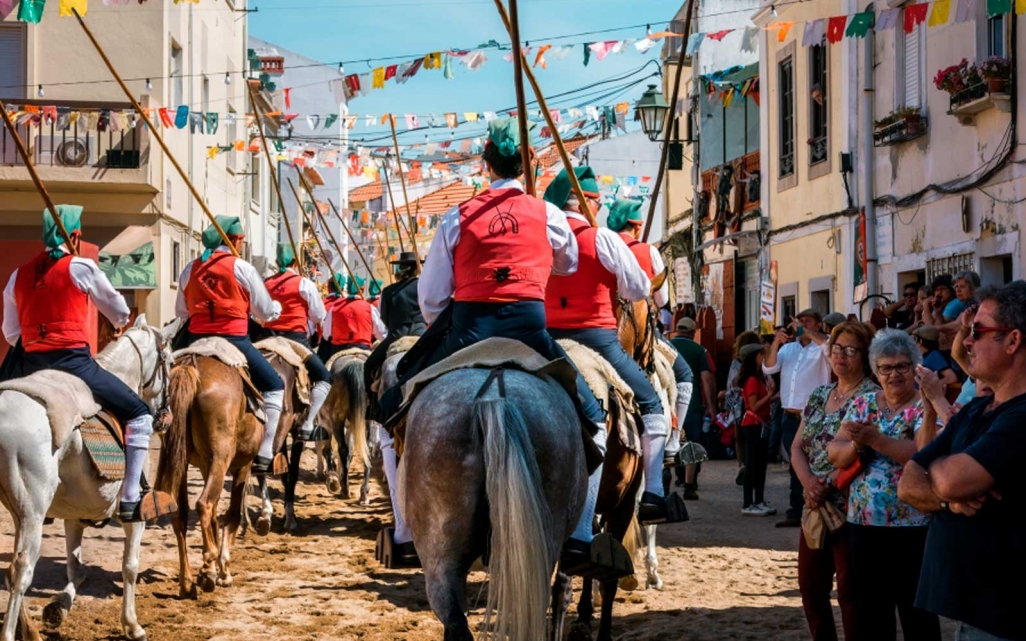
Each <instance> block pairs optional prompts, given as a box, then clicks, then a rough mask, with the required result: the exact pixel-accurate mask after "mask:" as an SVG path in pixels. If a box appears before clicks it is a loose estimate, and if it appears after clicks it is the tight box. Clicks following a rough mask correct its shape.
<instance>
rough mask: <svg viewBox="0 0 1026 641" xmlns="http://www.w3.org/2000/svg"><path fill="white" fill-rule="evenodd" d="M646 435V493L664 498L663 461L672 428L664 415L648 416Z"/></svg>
mask: <svg viewBox="0 0 1026 641" xmlns="http://www.w3.org/2000/svg"><path fill="white" fill-rule="evenodd" d="M642 420H644V422H645V433H644V434H642V435H641V450H642V453H643V455H644V456H643V459H644V464H645V491H646V492H651V493H652V494H655V495H656V496H664V494H665V492H664V491H663V459H664V457H665V456H666V436H667V434H668V433H669V431H670V429H669V428H670V426H669V424H668V423H667V421H666V416H664V415H662V414H646V415H645V416H643V417H642Z"/></svg>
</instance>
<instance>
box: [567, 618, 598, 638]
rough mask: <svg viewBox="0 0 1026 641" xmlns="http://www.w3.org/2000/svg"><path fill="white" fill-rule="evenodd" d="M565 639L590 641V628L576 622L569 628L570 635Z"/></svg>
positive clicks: (585, 624)
mask: <svg viewBox="0 0 1026 641" xmlns="http://www.w3.org/2000/svg"><path fill="white" fill-rule="evenodd" d="M566 638H567V641H592V640H591V626H590V625H588V624H587V623H581V622H580V621H576V622H574V624H573V625H571V626H570V634H569V635H567V637H566Z"/></svg>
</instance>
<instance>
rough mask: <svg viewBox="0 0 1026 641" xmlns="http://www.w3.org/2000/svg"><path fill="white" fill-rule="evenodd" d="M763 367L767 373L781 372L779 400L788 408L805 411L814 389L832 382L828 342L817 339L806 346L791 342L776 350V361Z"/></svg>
mask: <svg viewBox="0 0 1026 641" xmlns="http://www.w3.org/2000/svg"><path fill="white" fill-rule="evenodd" d="M762 371H763V373H764V374H766V375H769V374H776V373H777V372H780V404H781V405H782V406H783V408H784V409H785V410H797V411H799V412H804V411H805V406H806V405H808V404H809V396H811V395H812V392H813V390H815V389H816V388H817V387H820V386H821V385H829V384H830V359H829V358H828V357H827V345H826V344H825V343H824V344H823V345H817V344H816V343H815V341H809V344H808V345H806V346H805V347H802V344H801V343H800V342H799V341H794V342H793V343H788V344H786V345H784V346H782V347H781V348H780V350H779V351H778V352H777V364H776V365H774V366H773V367H766V366H765V365H763V366H762Z"/></svg>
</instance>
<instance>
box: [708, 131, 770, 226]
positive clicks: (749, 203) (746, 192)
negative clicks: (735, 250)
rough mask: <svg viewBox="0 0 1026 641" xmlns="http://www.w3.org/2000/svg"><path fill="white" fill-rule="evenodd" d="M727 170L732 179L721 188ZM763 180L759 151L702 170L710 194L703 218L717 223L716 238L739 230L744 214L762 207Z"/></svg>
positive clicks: (714, 224) (715, 224) (714, 223)
mask: <svg viewBox="0 0 1026 641" xmlns="http://www.w3.org/2000/svg"><path fill="white" fill-rule="evenodd" d="M725 169H727V171H728V172H729V173H730V177H729V181H730V182H729V183H726V184H724V185H722V187H723V189H722V190H721V189H720V187H721V185H720V182H721V178H723V179H724V180H727V178H726V175H725V174H724V170H725ZM761 181H762V171H761V167H760V165H759V152H758V151H754V152H752V153H750V154H746V155H744V156H742V157H740V158H737V159H735V160H732V161H731V162H729V163H727V164H726V165H722V166H720V167H716V168H713V169H710V170H708V171H704V172H702V193H703V194H707V195H708V197H709V204H708V206H707V208H706V216H703V219H704V220H706V221H707V222H712V223H713V230H714V233H715V236H714V237H715V238H719V237H720V236H722V235H724V234H729V233H735V232H737V231H738V230H739V229H740V228H741V217H742V216H743V215H744V214H747V213H749V212H751V211H753V210H755V209H758V208H759V204H760V203H759V198H760V183H761Z"/></svg>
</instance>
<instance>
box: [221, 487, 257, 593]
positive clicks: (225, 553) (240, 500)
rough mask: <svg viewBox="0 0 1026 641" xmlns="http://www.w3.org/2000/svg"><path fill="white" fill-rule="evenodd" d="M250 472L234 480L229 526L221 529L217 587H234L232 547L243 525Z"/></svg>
mask: <svg viewBox="0 0 1026 641" xmlns="http://www.w3.org/2000/svg"><path fill="white" fill-rule="evenodd" d="M248 479H249V471H248V470H247V471H243V472H240V473H238V474H236V475H235V478H234V479H232V500H231V504H230V505H229V506H228V515H227V516H228V519H227V521H228V522H227V524H226V525H225V526H224V527H222V528H221V553H220V555H219V556H218V558H217V585H219V586H220V587H222V588H230V587H232V573H231V570H230V569H229V565H230V564H231V560H232V547H233V546H234V545H235V537H236V536H237V535H238V533H239V526H240V525H241V524H242V512H243V511H244V510H245V509H246V487H247V485H248V483H247V480H248Z"/></svg>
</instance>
